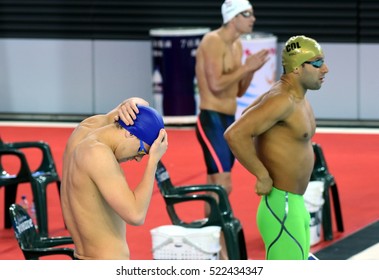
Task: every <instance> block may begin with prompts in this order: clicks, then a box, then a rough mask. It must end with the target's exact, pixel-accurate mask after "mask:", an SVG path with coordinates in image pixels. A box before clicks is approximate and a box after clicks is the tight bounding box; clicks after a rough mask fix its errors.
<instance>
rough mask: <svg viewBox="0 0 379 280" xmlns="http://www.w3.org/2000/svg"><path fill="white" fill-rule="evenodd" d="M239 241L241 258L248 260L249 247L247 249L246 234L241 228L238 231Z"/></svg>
mask: <svg viewBox="0 0 379 280" xmlns="http://www.w3.org/2000/svg"><path fill="white" fill-rule="evenodd" d="M238 241H239V242H238V243H239V245H240V246H239V250H240V260H247V249H246V243H245V235H244V233H243V229H242V228H241V229H240V231H239V232H238Z"/></svg>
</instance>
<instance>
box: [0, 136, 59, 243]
mask: <svg viewBox="0 0 379 280" xmlns="http://www.w3.org/2000/svg"><path fill="white" fill-rule="evenodd" d="M21 143H22V145H21ZM19 144H20V145H19ZM18 147H20V149H19V148H18ZM21 147H23V148H29V147H37V148H38V147H39V148H40V149H41V150H42V151H43V160H42V162H43V163H41V165H40V167H39V168H37V169H36V170H35V171H32V170H31V168H30V165H29V164H28V161H27V159H26V156H25V154H24V153H23V152H22V148H21ZM11 155H12V156H14V157H17V158H18V160H19V162H20V169H19V171H18V172H17V173H16V174H10V173H9V172H8V171H7V170H5V169H4V166H3V159H4V157H5V156H11ZM50 161H52V157H51V152H50V148H49V147H48V145H47V144H45V143H42V142H19V143H17V144H16V143H12V144H11V143H3V142H2V143H0V187H2V186H4V187H5V196H4V202H5V203H4V225H5V228H10V227H11V221H10V219H9V215H7V214H6V213H7V212H8V209H9V206H10V205H11V204H12V203H15V202H16V201H15V200H16V196H17V189H18V185H19V184H20V183H30V185H31V187H32V193H33V200H34V204H35V209H36V217H37V223H38V231H39V233H40V234H41V236H47V235H48V214H47V197H46V188H47V186H48V184H49V183H51V182H56V184H57V186H58V191H59V189H60V179H59V176H58V174H57V172H56V169H55V165H52V164H51V163H48V162H50ZM47 167H49V168H50V169H47Z"/></svg>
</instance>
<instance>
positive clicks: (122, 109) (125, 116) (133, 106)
mask: <svg viewBox="0 0 379 280" xmlns="http://www.w3.org/2000/svg"><path fill="white" fill-rule="evenodd" d="M137 104H139V105H144V106H149V102H147V101H146V100H144V99H142V98H139V97H132V98H129V99H126V100H125V101H124V102H122V103H121V104H120V106H119V107H118V109H117V115H116V116H115V119H114V120H115V121H118V120H119V119H121V120H122V121H123V122H124V123H125V124H126V125H133V124H134V120H135V119H136V118H137V114H138V113H139V110H138V107H137Z"/></svg>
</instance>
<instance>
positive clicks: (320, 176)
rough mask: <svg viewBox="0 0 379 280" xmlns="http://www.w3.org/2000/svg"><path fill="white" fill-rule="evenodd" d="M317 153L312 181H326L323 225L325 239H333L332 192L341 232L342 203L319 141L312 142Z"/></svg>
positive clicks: (338, 226)
mask: <svg viewBox="0 0 379 280" xmlns="http://www.w3.org/2000/svg"><path fill="white" fill-rule="evenodd" d="M312 145H313V151H314V153H315V165H314V168H313V172H312V175H311V181H323V182H324V193H323V198H324V201H325V202H324V205H323V208H322V227H323V234H324V240H332V239H333V226H332V213H331V203H330V193H331V195H332V199H333V206H334V214H335V219H336V224H337V230H338V231H339V232H343V231H344V226H343V219H342V211H341V203H340V199H339V195H338V188H337V183H336V180H335V178H334V176H333V175H332V174H331V173H330V172H329V169H328V165H327V163H326V160H325V157H324V153H323V151H322V148H321V146H320V145H319V144H317V143H312Z"/></svg>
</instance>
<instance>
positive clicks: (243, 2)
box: [221, 0, 252, 23]
mask: <svg viewBox="0 0 379 280" xmlns="http://www.w3.org/2000/svg"><path fill="white" fill-rule="evenodd" d="M251 8H252V6H251V4H250V2H249V1H247V0H225V1H224V4H222V6H221V13H222V18H223V19H224V23H227V22H228V21H230V20H231V19H232V18H234V17H235V16H236V15H238V14H239V13H241V12H243V11H246V10H250V9H251Z"/></svg>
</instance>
